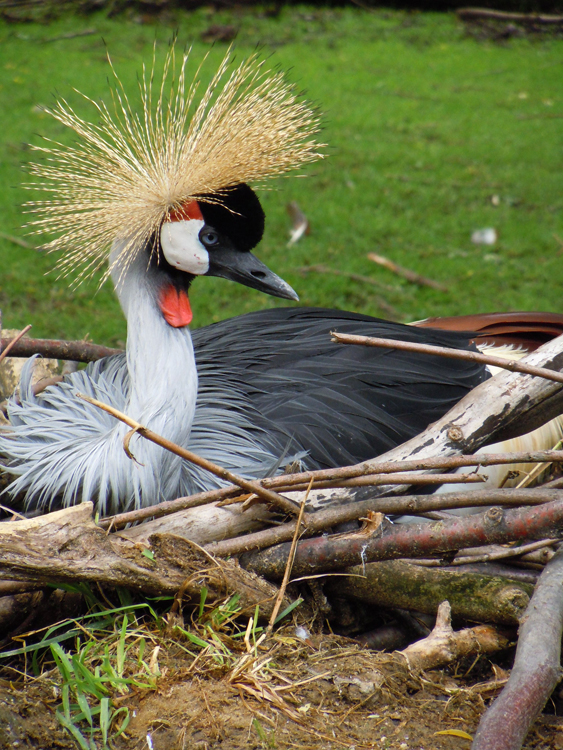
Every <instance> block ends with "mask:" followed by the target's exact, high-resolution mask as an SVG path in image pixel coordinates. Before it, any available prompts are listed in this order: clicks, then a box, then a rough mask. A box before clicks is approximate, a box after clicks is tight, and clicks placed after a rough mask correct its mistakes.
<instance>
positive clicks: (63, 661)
mask: <svg viewBox="0 0 563 750" xmlns="http://www.w3.org/2000/svg"><path fill="white" fill-rule="evenodd" d="M145 650H146V638H145V637H143V636H142V635H139V630H138V628H137V627H136V621H135V619H132V620H130V618H129V617H128V616H127V615H126V614H125V615H123V619H122V622H121V626H120V628H119V630H118V631H117V639H116V638H115V637H113V638H112V637H111V636H108V637H107V638H106V639H104V641H101V642H98V641H95V640H89V641H88V642H86V643H85V644H82V643H81V641H80V639H77V644H76V650H75V652H74V653H72V654H71V653H67V652H66V651H65V650H64V649H63V648H62V646H61V645H60V644H59V643H52V644H51V653H52V655H53V659H54V660H55V664H56V666H57V668H58V670H59V672H60V675H61V705H60V706H59V707H58V708H57V712H56V713H57V719H58V720H59V722H60V723H61V724H62V726H63V727H65V729H67V730H68V731H69V732H70V734H71V735H72V736H73V737H74V739H75V740H76V741H77V742H78V744H79V746H80V748H81V749H82V750H98V748H100V747H101V748H104V750H105V748H107V747H109V745H108V743H109V742H110V740H111V739H115V738H116V737H119V735H121V734H122V733H123V732H124V731H125V729H126V728H127V725H128V723H129V720H130V713H129V708H128V707H127V706H120V707H118V706H117V705H116V703H115V702H114V699H115V697H117V696H123V695H127V693H129V692H130V690H131V688H132V687H134V688H136V689H137V690H154V689H155V688H156V682H157V678H158V677H159V676H160V670H159V668H158V662H157V660H156V658H153V659H151V661H150V663H149V664H147V662H146V661H145V660H144V658H143V657H144V654H145ZM153 654H155V656H156V655H157V654H158V647H157V648H155V649H154V651H153Z"/></svg>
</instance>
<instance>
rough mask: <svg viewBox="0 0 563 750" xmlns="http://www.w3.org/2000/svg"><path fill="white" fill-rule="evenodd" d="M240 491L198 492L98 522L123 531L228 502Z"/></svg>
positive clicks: (233, 488)
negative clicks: (181, 513)
mask: <svg viewBox="0 0 563 750" xmlns="http://www.w3.org/2000/svg"><path fill="white" fill-rule="evenodd" d="M240 491H241V490H240V487H237V486H236V485H230V486H229V487H222V488H221V489H219V490H209V491H208V492H198V493H197V494H196V495H190V496H189V497H179V498H178V499H177V500H165V501H164V502H162V503H159V504H158V505H151V506H150V507H149V508H139V510H131V511H129V512H128V513H119V514H117V515H115V516H107V517H106V518H102V519H101V520H100V521H99V522H98V526H100V527H101V528H102V529H111V530H112V531H113V530H117V529H123V528H125V526H127V525H128V524H130V523H139V522H140V521H146V520H147V518H162V517H163V516H169V515H171V514H172V513H178V512H179V511H181V510H187V509H188V508H199V507H200V506H202V505H210V504H211V503H218V502H221V500H227V499H228V498H230V497H233V496H234V495H238V494H239V493H240Z"/></svg>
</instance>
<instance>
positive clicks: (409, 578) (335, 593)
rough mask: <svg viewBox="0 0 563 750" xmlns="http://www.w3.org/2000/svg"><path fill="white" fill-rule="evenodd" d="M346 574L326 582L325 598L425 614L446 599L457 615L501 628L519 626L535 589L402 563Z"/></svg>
mask: <svg viewBox="0 0 563 750" xmlns="http://www.w3.org/2000/svg"><path fill="white" fill-rule="evenodd" d="M346 572H347V573H349V574H350V575H349V577H344V576H337V577H329V578H327V581H326V583H325V586H324V591H325V594H326V595H327V596H328V597H329V599H331V598H345V599H351V600H353V601H356V602H361V603H362V604H363V606H364V607H365V606H366V604H367V605H369V606H370V607H374V608H379V607H385V608H389V609H407V610H412V611H416V612H426V613H427V614H436V612H437V611H438V607H439V606H440V604H441V603H442V602H443V601H445V600H447V601H449V603H450V605H451V610H452V613H453V614H454V616H455V617H460V618H462V619H464V620H470V621H472V622H481V623H483V622H485V623H486V622H494V623H497V624H500V625H511V626H514V625H517V624H518V622H519V618H520V617H521V616H522V615H523V614H524V611H525V609H526V607H527V605H528V602H529V600H530V596H531V595H532V591H533V585H531V584H528V583H521V582H516V581H513V580H511V579H509V578H501V577H499V576H490V575H485V574H483V573H467V572H460V571H458V570H455V571H454V570H436V569H435V568H423V567H421V566H419V565H412V564H410V563H406V562H403V561H402V560H393V561H385V562H378V563H368V564H367V565H357V566H354V567H352V568H348V569H347V570H346Z"/></svg>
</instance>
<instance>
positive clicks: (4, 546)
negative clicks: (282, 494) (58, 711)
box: [0, 503, 289, 617]
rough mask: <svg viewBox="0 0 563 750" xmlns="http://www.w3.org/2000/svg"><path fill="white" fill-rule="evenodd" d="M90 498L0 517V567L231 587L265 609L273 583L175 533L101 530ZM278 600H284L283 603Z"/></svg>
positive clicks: (156, 584)
mask: <svg viewBox="0 0 563 750" xmlns="http://www.w3.org/2000/svg"><path fill="white" fill-rule="evenodd" d="M92 511H93V505H92V503H82V504H81V505H77V506H75V507H72V508H66V509H64V510H60V511H56V512H54V513H49V514H48V515H45V516H38V517H37V518H32V519H29V520H25V521H9V522H5V523H1V524H0V575H1V576H2V578H4V579H7V580H12V581H28V582H30V583H32V584H42V585H46V584H51V583H62V582H67V583H72V582H77V581H85V582H87V583H100V584H102V585H109V586H122V587H125V588H127V589H131V590H134V591H142V592H143V593H144V594H149V595H161V594H174V595H175V594H176V593H177V592H178V591H179V590H182V591H183V592H184V593H185V594H186V595H187V596H195V597H199V592H200V590H201V588H202V586H206V587H207V588H208V591H209V594H208V600H209V601H214V600H216V599H218V598H223V597H225V596H228V595H231V594H234V593H238V594H240V604H241V607H242V608H243V609H249V610H250V609H252V608H254V607H255V606H256V605H257V604H259V605H260V614H261V615H262V616H263V617H267V616H269V614H270V613H271V611H272V607H273V604H274V601H275V598H276V596H277V593H278V589H277V587H275V586H273V585H271V584H269V583H267V582H266V581H264V580H262V579H260V578H258V576H255V575H252V574H251V575H249V574H248V572H247V571H244V570H242V569H241V568H240V567H239V566H238V564H237V563H235V562H231V561H220V562H219V561H216V560H214V558H213V557H211V555H209V554H208V553H204V552H203V551H201V550H200V549H198V548H197V547H196V546H194V545H193V544H191V543H190V542H188V541H186V540H185V539H182V538H180V537H175V536H171V535H164V534H153V535H152V536H151V537H150V538H149V539H148V541H147V543H136V542H134V541H131V540H130V539H126V538H124V537H122V536H121V535H119V534H108V533H107V532H106V531H104V530H103V529H101V528H99V527H98V526H96V524H95V523H94V521H93V519H92ZM288 603H289V601H288V602H286V603H285V604H288Z"/></svg>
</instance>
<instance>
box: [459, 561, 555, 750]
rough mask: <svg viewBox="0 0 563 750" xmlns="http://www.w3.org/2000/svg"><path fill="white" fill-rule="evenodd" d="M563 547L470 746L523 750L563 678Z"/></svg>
mask: <svg viewBox="0 0 563 750" xmlns="http://www.w3.org/2000/svg"><path fill="white" fill-rule="evenodd" d="M562 631H563V550H559V551H558V552H557V553H556V554H555V555H554V556H553V557H552V559H551V560H550V561H549V562H548V563H547V565H546V567H545V570H544V572H543V573H542V574H541V576H540V579H539V581H538V583H537V585H536V588H535V591H534V594H533V596H532V599H531V601H530V604H529V605H528V608H527V609H526V613H525V614H524V617H523V618H522V621H521V626H520V637H519V639H518V647H517V649H516V657H515V660H514V667H513V669H512V672H511V675H510V678H509V680H508V683H507V685H506V687H505V688H504V690H503V691H502V693H501V694H500V696H499V697H498V698H497V699H496V701H495V702H494V703H493V705H492V706H491V707H490V708H489V709H488V711H487V712H486V713H485V715H484V716H483V717H482V719H481V721H480V723H479V727H478V729H477V733H476V734H475V739H474V741H473V745H472V746H471V747H472V750H519V749H520V748H521V747H522V745H523V742H524V738H525V736H526V734H527V732H528V729H529V728H530V726H531V724H532V722H533V721H534V719H535V718H536V717H537V716H538V715H539V713H540V711H541V710H542V708H543V706H544V705H545V702H546V701H547V699H548V698H549V696H550V695H551V692H552V691H553V689H554V687H555V686H556V685H557V683H558V682H559V680H560V679H561V666H560V659H561V634H562Z"/></svg>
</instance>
